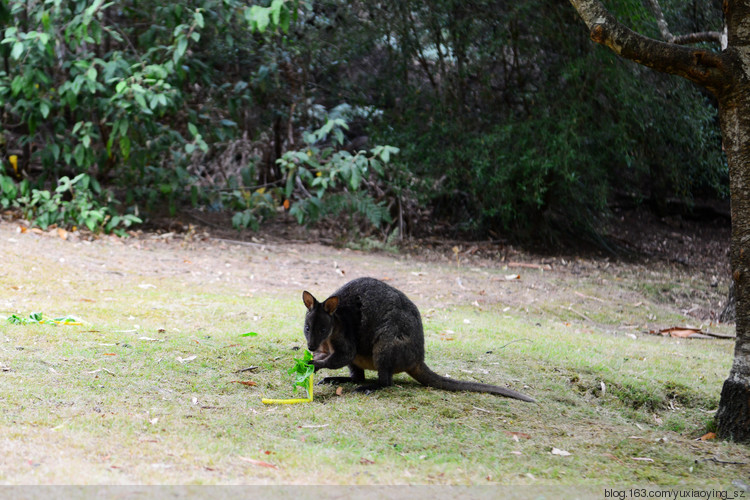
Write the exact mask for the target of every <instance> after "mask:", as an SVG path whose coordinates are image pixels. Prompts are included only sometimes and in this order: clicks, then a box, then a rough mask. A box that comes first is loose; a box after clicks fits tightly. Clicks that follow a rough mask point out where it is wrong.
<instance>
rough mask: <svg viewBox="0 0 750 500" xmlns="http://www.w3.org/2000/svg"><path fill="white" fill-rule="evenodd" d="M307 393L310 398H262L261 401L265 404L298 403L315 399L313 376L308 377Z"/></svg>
mask: <svg viewBox="0 0 750 500" xmlns="http://www.w3.org/2000/svg"><path fill="white" fill-rule="evenodd" d="M307 385H308V389H307V394H308V395H309V396H310V397H309V398H297V399H266V398H263V399H261V402H262V403H263V404H265V405H293V404H296V403H309V402H310V401H312V400H313V376H312V375H310V378H308V379H307Z"/></svg>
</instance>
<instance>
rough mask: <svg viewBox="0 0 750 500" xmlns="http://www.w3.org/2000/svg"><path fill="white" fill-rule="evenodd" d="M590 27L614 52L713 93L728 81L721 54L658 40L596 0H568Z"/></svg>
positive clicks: (594, 34) (592, 35) (595, 36)
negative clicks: (685, 79)
mask: <svg viewBox="0 0 750 500" xmlns="http://www.w3.org/2000/svg"><path fill="white" fill-rule="evenodd" d="M570 3H571V4H572V5H573V7H575V9H576V10H577V11H578V14H579V15H580V16H581V19H583V21H584V22H585V23H586V26H588V28H589V30H590V36H591V39H592V40H593V41H594V42H596V43H599V44H601V45H605V46H606V47H609V49H610V50H612V51H613V52H614V53H615V54H617V55H619V56H621V57H624V58H625V59H630V60H631V61H634V62H637V63H639V64H642V65H644V66H647V67H649V68H652V69H655V70H657V71H661V72H663V73H670V74H673V75H678V76H682V77H684V78H687V79H688V80H691V81H693V82H695V83H697V84H699V85H701V86H703V87H706V88H707V89H708V90H710V91H711V92H713V93H714V94H718V93H719V92H720V91H721V90H723V89H724V88H725V87H726V86H727V85H728V83H727V82H729V81H730V79H729V78H728V77H727V71H728V70H727V69H726V67H725V66H727V63H726V61H725V60H724V58H723V55H722V54H717V53H715V52H711V51H709V50H705V49H695V48H690V47H684V46H682V45H677V44H676V43H668V42H661V41H659V40H654V39H653V38H649V37H646V36H643V35H641V34H639V33H636V32H634V31H632V30H631V29H630V28H628V27H627V26H625V25H623V24H621V23H620V22H619V21H617V19H616V18H615V17H614V16H613V15H612V14H610V13H609V11H608V10H607V9H606V8H604V5H602V3H601V2H600V1H599V0H570Z"/></svg>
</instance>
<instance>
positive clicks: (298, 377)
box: [287, 349, 315, 398]
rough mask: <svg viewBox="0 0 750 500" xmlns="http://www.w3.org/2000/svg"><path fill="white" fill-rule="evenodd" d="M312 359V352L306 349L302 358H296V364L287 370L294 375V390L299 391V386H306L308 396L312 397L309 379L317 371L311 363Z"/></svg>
mask: <svg viewBox="0 0 750 500" xmlns="http://www.w3.org/2000/svg"><path fill="white" fill-rule="evenodd" d="M312 359H313V355H312V353H311V352H310V351H308V350H307V349H305V350H304V352H303V353H302V357H301V358H294V366H292V367H291V368H289V371H288V372H287V373H289V374H290V375H294V384H293V388H294V392H297V387H304V388H305V390H307V397H308V398H312V391H311V390H310V381H309V379H310V377H311V376H312V375H313V373H315V367H314V366H313V365H312V363H311V361H312Z"/></svg>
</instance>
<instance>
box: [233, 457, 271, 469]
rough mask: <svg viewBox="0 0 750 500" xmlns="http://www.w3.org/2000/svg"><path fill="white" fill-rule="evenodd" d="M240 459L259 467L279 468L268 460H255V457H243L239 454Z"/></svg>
mask: <svg viewBox="0 0 750 500" xmlns="http://www.w3.org/2000/svg"><path fill="white" fill-rule="evenodd" d="M237 458H239V459H240V460H242V461H243V462H247V463H249V464H252V465H256V466H258V467H268V468H269V469H278V468H279V467H278V466H276V465H274V464H269V463H268V462H264V461H262V460H255V459H254V458H247V457H241V456H237Z"/></svg>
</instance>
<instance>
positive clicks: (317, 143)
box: [278, 118, 399, 227]
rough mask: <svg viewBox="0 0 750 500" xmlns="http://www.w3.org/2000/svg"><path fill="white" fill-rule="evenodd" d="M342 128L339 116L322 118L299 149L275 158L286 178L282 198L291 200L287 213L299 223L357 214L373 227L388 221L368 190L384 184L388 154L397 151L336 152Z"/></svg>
mask: <svg viewBox="0 0 750 500" xmlns="http://www.w3.org/2000/svg"><path fill="white" fill-rule="evenodd" d="M347 128H348V125H347V123H346V121H345V120H344V119H342V118H332V119H327V120H326V121H325V123H324V124H323V126H322V127H320V128H318V129H317V130H314V131H312V132H310V133H307V134H305V135H304V140H305V142H306V144H307V147H306V148H305V149H304V150H300V151H288V152H286V153H285V154H284V155H283V156H282V157H281V158H280V159H279V160H278V164H279V165H280V167H281V171H282V172H283V173H284V177H285V179H286V180H285V183H284V185H285V187H284V196H285V198H286V199H292V198H293V197H296V198H297V199H296V201H295V202H294V203H293V204H292V206H291V209H290V213H291V214H292V215H293V216H294V217H295V218H296V219H297V221H298V222H299V223H300V224H303V223H310V222H314V221H316V220H318V219H319V218H321V217H324V216H329V215H330V216H338V215H340V214H341V213H348V214H350V216H353V215H355V214H358V215H360V216H362V217H363V218H364V219H365V221H366V222H367V223H369V224H370V225H372V226H374V227H381V226H383V225H384V224H388V223H390V222H392V220H391V216H390V213H389V211H388V207H387V204H386V201H385V200H376V199H375V197H374V196H373V194H372V193H371V192H370V191H371V190H372V189H371V188H373V187H375V186H377V185H378V184H379V183H385V182H384V181H385V179H387V175H388V173H387V168H388V167H389V166H390V165H391V155H394V154H396V153H398V151H399V150H398V148H396V147H393V146H387V145H380V146H377V147H375V148H372V149H371V150H370V151H364V150H362V151H355V152H354V153H350V152H349V151H346V150H343V149H339V148H340V147H341V146H343V143H344V134H343V131H342V129H347ZM330 136H333V137H332V141H331V142H330V143H326V142H325V140H326V139H329V137H330ZM295 195H296V196H295Z"/></svg>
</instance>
